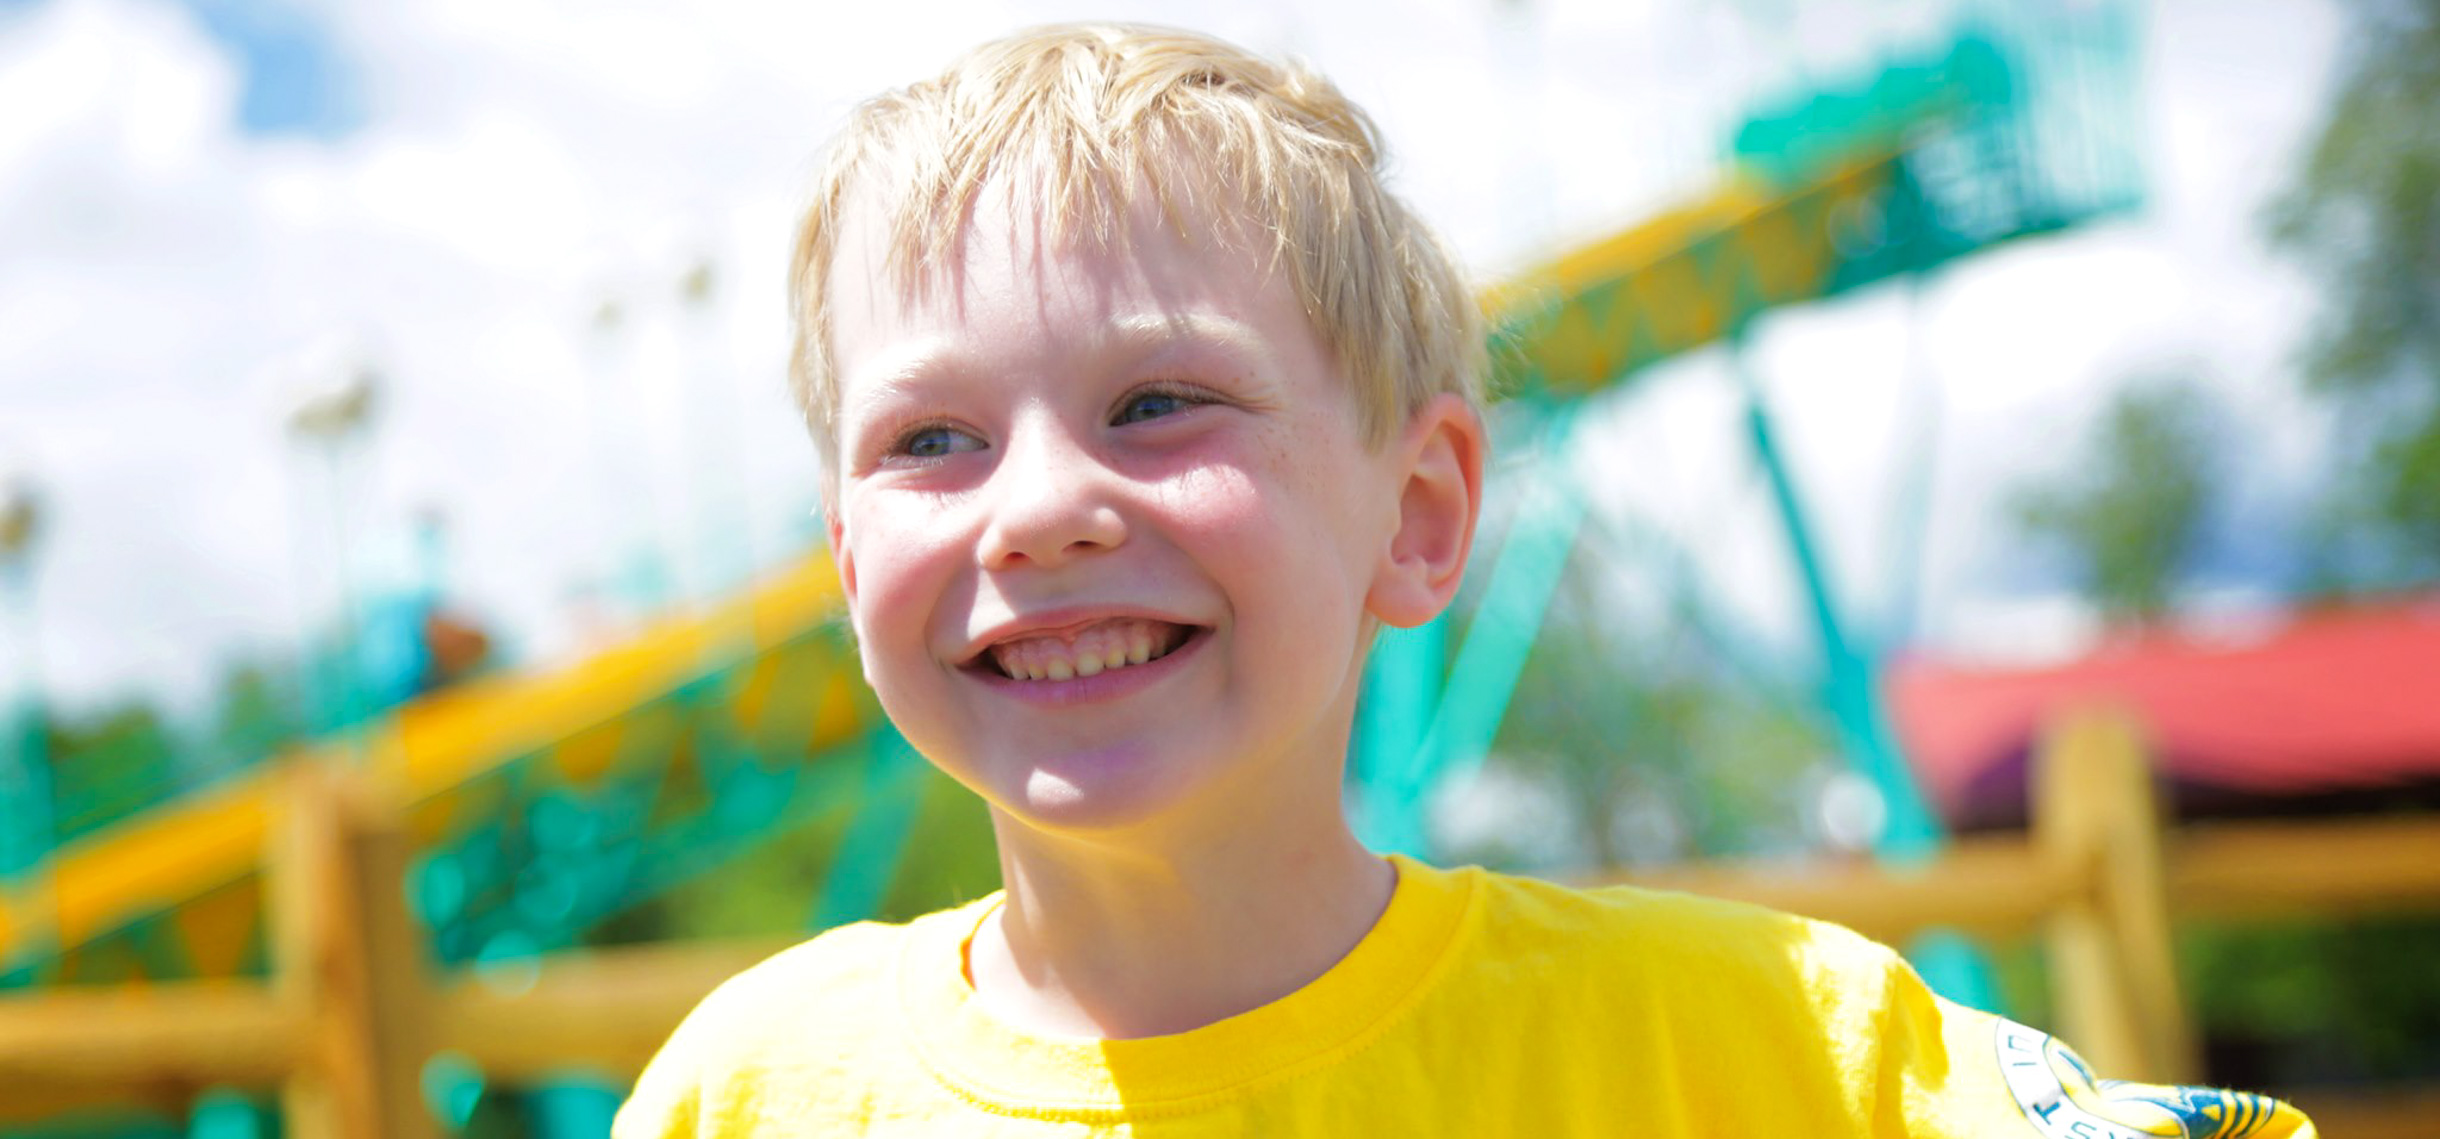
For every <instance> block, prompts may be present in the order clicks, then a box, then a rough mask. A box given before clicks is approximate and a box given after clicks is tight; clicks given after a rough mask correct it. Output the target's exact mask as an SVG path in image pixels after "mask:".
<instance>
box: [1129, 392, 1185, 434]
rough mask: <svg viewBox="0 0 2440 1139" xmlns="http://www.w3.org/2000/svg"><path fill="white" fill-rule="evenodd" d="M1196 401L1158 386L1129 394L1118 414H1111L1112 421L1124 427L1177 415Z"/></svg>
mask: <svg viewBox="0 0 2440 1139" xmlns="http://www.w3.org/2000/svg"><path fill="white" fill-rule="evenodd" d="M1195 403H1196V401H1195V400H1192V399H1188V398H1187V397H1185V396H1183V395H1180V394H1178V393H1176V392H1170V391H1161V390H1159V389H1157V388H1156V389H1154V390H1152V391H1143V392H1137V393H1135V394H1134V395H1131V396H1128V397H1127V402H1125V403H1122V404H1120V405H1118V414H1116V415H1113V416H1111V417H1110V422H1111V424H1112V425H1113V426H1122V427H1123V426H1125V425H1127V424H1130V423H1143V422H1146V421H1148V420H1154V419H1160V418H1162V417H1164V416H1170V415H1176V414H1177V413H1179V412H1181V411H1184V410H1186V409H1187V408H1190V407H1193V406H1194V405H1195Z"/></svg>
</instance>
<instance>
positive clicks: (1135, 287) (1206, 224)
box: [827, 180, 1319, 412]
mask: <svg viewBox="0 0 2440 1139" xmlns="http://www.w3.org/2000/svg"><path fill="white" fill-rule="evenodd" d="M903 208H905V206H904V204H902V203H893V202H888V201H886V200H885V199H884V198H883V197H882V195H880V194H879V193H877V192H875V191H873V190H871V189H869V188H860V189H859V190H858V191H857V192H855V193H852V194H850V195H849V196H848V198H847V201H846V203H845V208H844V209H842V210H841V212H840V240H839V243H838V245H837V247H836V252H835V254H834V257H833V263H832V265H831V271H830V274H829V277H830V282H831V284H830V288H829V298H828V305H827V308H828V316H829V319H828V326H829V327H828V332H829V336H830V341H831V356H832V359H833V360H834V362H835V364H836V367H837V375H838V382H839V389H840V395H841V397H842V399H841V402H842V404H843V405H844V404H846V403H848V402H849V397H851V396H852V393H853V391H854V389H855V388H856V386H857V385H858V384H859V383H860V382H870V381H871V380H873V379H875V378H877V377H894V376H902V375H904V374H906V373H908V372H909V371H910V370H920V369H921V368H922V367H923V366H924V365H926V364H927V363H928V362H932V361H937V360H940V359H943V358H950V359H953V360H954V361H955V362H959V363H969V362H972V363H1010V364H1014V363H1021V362H1022V361H1021V360H1020V359H1018V358H1020V357H1025V356H1028V355H1039V354H1042V353H1045V352H1051V353H1059V352H1066V351H1072V350H1075V349H1077V348H1079V347H1080V346H1082V345H1080V343H1079V342H1080V340H1086V341H1089V340H1094V339H1101V340H1108V341H1112V342H1119V343H1131V342H1150V341H1158V340H1198V341H1210V342H1215V343H1218V344H1220V345H1222V346H1228V345H1231V344H1234V343H1238V342H1243V343H1242V344H1239V346H1242V347H1248V348H1259V347H1264V346H1266V345H1267V346H1268V347H1271V348H1297V349H1302V348H1306V347H1310V346H1312V345H1317V344H1318V342H1319V337H1318V334H1317V333H1316V332H1315V330H1314V329H1313V327H1312V325H1311V322H1310V321H1309V320H1307V319H1306V317H1305V308H1304V305H1303V304H1302V303H1301V301H1299V300H1298V299H1297V296H1296V292H1295V289H1294V288H1293V286H1292V284H1291V282H1290V281H1289V279H1288V275H1287V274H1286V272H1285V271H1284V266H1283V265H1282V264H1281V262H1280V261H1279V259H1278V258H1277V257H1276V256H1275V255H1273V253H1272V251H1271V249H1270V248H1268V247H1267V245H1266V246H1257V245H1256V244H1255V243H1254V241H1252V240H1249V238H1248V234H1250V233H1252V232H1254V231H1255V228H1256V227H1254V226H1253V225H1251V224H1249V223H1248V222H1246V221H1245V220H1244V219H1243V218H1242V216H1241V215H1239V214H1238V213H1235V212H1233V211H1221V210H1214V209H1209V208H1203V207H1198V206H1193V205H1192V204H1181V203H1177V202H1175V201H1165V200H1163V199H1162V197H1161V196H1160V195H1158V194H1155V193H1152V192H1138V193H1135V194H1132V195H1130V196H1129V197H1128V198H1127V199H1126V200H1125V201H1123V202H1120V203H1115V204H1114V208H1108V209H1106V211H1105V214H1106V216H1102V217H1096V216H1094V214H1093V212H1092V211H1091V207H1088V208H1087V209H1086V210H1085V211H1081V212H1065V213H1063V212H1061V211H1060V210H1059V209H1057V208H1055V207H1052V206H1048V205H1045V204H1044V203H1041V202H1040V201H1038V200H1034V199H1032V198H1030V197H1028V196H1027V195H1025V194H1023V193H1021V192H1020V191H1018V190H1016V189H1013V188H1012V187H1011V185H1010V184H1009V182H1007V181H1006V180H994V181H993V182H991V183H988V184H986V185H985V186H984V187H983V189H982V191H981V192H980V193H978V194H977V195H976V198H975V201H974V204H973V206H972V207H971V209H970V210H969V211H968V214H967V220H966V222H965V224H964V225H963V226H962V227H961V228H960V229H959V230H958V231H957V233H956V234H955V235H954V237H953V238H952V239H950V240H948V241H946V242H944V243H942V246H941V247H940V248H939V249H937V250H933V251H930V254H931V255H928V256H926V255H922V253H923V251H915V253H916V255H912V256H910V250H908V249H907V248H906V246H905V244H904V237H903V234H904V232H905V231H904V227H903V226H902V225H900V218H899V216H898V211H899V210H900V209H903ZM1080 215H1081V216H1080ZM1278 340H1292V341H1296V342H1299V343H1296V344H1288V345H1283V344H1272V343H1269V342H1272V341H1278ZM977 357H980V358H982V359H980V360H977V359H975V358H977ZM841 410H842V412H845V411H846V410H848V409H847V408H846V407H845V406H842V409H841Z"/></svg>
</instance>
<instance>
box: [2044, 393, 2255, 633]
mask: <svg viewBox="0 0 2440 1139" xmlns="http://www.w3.org/2000/svg"><path fill="white" fill-rule="evenodd" d="M2212 427H2213V424H2212V415H2211V409H2210V406H2209V405H2208V404H2207V403H2206V402H2205V401H2204V399H2203V396H2202V394H2201V392H2200V390H2199V389H2197V388H2196V387H2194V386H2193V385H2192V384H2190V383H2187V382H2184V381H2178V380H2148V381H2141V382H2138V383H2136V384H2134V385H2132V386H2130V387H2128V388H2127V389H2125V390H2124V391H2122V392H2120V393H2119V395H2118V397H2117V398H2116V399H2115V400H2113V401H2112V402H2111V404H2110V406H2109V408H2108V409H2107V410H2106V411H2105V412H2103V414H2102V418H2101V421H2100V423H2099V424H2097V425H2096V428H2095V430H2094V431H2093V433H2092V435H2091V436H2090V437H2089V438H2088V439H2087V440H2086V441H2085V444H2084V448H2083V454H2082V455H2081V456H2079V457H2078V459H2077V461H2076V465H2075V468H2074V470H2073V471H2072V472H2070V473H2067V474H2064V475H2060V476H2056V478H2055V481H2052V482H2049V483H2046V484H2043V485H2038V486H2034V487H2031V488H2029V489H2026V490H2023V491H2020V492H2019V494H2018V496H2017V499H2016V502H2015V513H2016V520H2017V525H2018V527H2019V528H2020V529H2021V530H2023V531H2024V532H2025V533H2026V535H2027V536H2028V537H2030V538H2032V539H2034V540H2035V541H2037V542H2045V543H2049V544H2051V545H2053V546H2057V547H2064V548H2065V550H2066V551H2067V552H2068V554H2069V556H2070V557H2071V558H2072V559H2073V560H2074V561H2075V562H2076V563H2077V565H2078V567H2079V570H2080V573H2081V576H2082V577H2083V579H2084V591H2085V594H2086V596H2087V597H2089V598H2090V599H2091V600H2092V602H2093V603H2094V604H2095V605H2096V606H2098V607H2099V608H2100V610H2101V612H2102V614H2103V615H2104V616H2105V617H2106V618H2109V619H2111V620H2114V621H2134V622H2150V621H2157V620H2159V619H2160V618H2162V617H2165V616H2167V615H2168V614H2169V612H2170V609H2171V605H2172V603H2173V602H2174V600H2175V592H2176V588H2177V584H2178V578H2179V576H2180V571H2181V570H2182V569H2183V567H2184V563H2185V561H2186V559H2187V557H2188V556H2189V554H2190V552H2191V551H2192V548H2193V546H2194V542H2195V538H2196V537H2197V536H2198V534H2199V533H2200V531H2201V529H2202V525H2203V521H2204V517H2205V514H2206V513H2207V511H2208V510H2209V508H2210V505H2211V503H2210V483H2211V478H2210V476H2211V463H2212Z"/></svg>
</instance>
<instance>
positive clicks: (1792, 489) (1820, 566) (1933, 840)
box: [1729, 333, 1998, 1009]
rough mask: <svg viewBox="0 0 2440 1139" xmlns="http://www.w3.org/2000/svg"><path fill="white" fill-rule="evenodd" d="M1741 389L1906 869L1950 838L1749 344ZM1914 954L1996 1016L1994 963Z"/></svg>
mask: <svg viewBox="0 0 2440 1139" xmlns="http://www.w3.org/2000/svg"><path fill="white" fill-rule="evenodd" d="M1729 353H1730V358H1731V360H1732V362H1733V365H1734V368H1735V370H1736V374H1737V381H1738V383H1739V385H1740V386H1742V387H1743V388H1744V392H1745V425H1746V436H1747V441H1748V442H1749V443H1751V444H1752V445H1753V449H1754V459H1755V462H1756V463H1757V464H1758V465H1759V466H1761V468H1762V471H1763V475H1764V478H1765V480H1766V481H1767V482H1768V483H1769V484H1770V488H1771V501H1772V504H1773V506H1775V507H1776V508H1777V510H1778V513H1779V521H1780V527H1781V529H1782V530H1784V531H1785V532H1786V534H1787V536H1788V547H1789V552H1790V554H1791V556H1792V557H1793V559H1794V560H1795V562H1796V571H1797V575H1798V577H1799V579H1800V580H1801V581H1802V582H1803V585H1804V591H1805V603H1806V608H1807V610H1808V612H1809V613H1810V615H1811V617H1812V620H1813V629H1814V634H1815V636H1816V637H1817V638H1818V639H1819V640H1820V642H1821V650H1822V699H1823V703H1824V705H1825V706H1826V707H1827V709H1828V711H1829V713H1830V718H1831V722H1832V724H1833V726H1834V727H1835V729H1836V730H1837V732H1838V736H1839V745H1840V747H1841V749H1842V750H1843V751H1845V752H1846V754H1847V760H1848V763H1849V764H1851V765H1852V766H1853V767H1854V768H1855V769H1856V770H1857V771H1858V772H1860V773H1861V774H1863V775H1864V776H1865V777H1866V778H1868V779H1870V780H1872V784H1873V786H1874V787H1875V788H1876V789H1878V790H1879V791H1880V793H1881V802H1882V805H1883V807H1884V809H1885V810H1886V812H1887V814H1886V822H1885V824H1884V825H1883V827H1882V830H1881V835H1880V838H1879V840H1878V841H1877V842H1876V843H1875V852H1876V853H1877V854H1879V856H1880V857H1881V858H1882V859H1884V860H1886V861H1890V862H1895V863H1900V864H1905V863H1912V862H1920V861H1923V860H1925V859H1928V858H1930V857H1931V856H1932V855H1933V853H1934V852H1935V851H1937V850H1938V849H1939V847H1940V845H1941V843H1942V841H1943V840H1944V839H1945V837H1946V835H1945V833H1944V828H1942V826H1941V825H1940V820H1939V817H1938V816H1936V815H1934V814H1933V813H1932V809H1931V805H1930V803H1929V802H1927V801H1926V800H1925V799H1924V797H1923V791H1922V788H1920V787H1918V786H1917V785H1916V783H1915V778H1914V773H1913V772H1912V771H1910V770H1908V769H1907V766H1906V763H1905V760H1904V759H1903V758H1902V757H1901V756H1900V754H1899V751H1898V744H1897V739H1896V737H1895V736H1894V735H1893V734H1892V733H1891V731H1890V728H1889V720H1888V716H1887V712H1886V710H1885V709H1884V708H1883V707H1882V704H1881V695H1880V687H1879V686H1878V685H1877V684H1876V683H1875V682H1874V677H1873V667H1872V662H1871V660H1870V659H1869V658H1868V657H1867V656H1866V655H1865V654H1864V652H1863V651H1862V650H1861V649H1860V648H1859V647H1858V646H1857V645H1856V643H1855V641H1854V640H1853V639H1852V638H1851V637H1850V636H1849V635H1848V631H1847V627H1846V624H1845V622H1843V621H1842V620H1840V617H1839V607H1838V601H1837V597H1836V595H1835V593H1834V592H1833V591H1832V589H1831V584H1830V573H1829V567H1828V566H1827V565H1826V564H1824V562H1823V560H1822V555H1821V549H1820V547H1819V545H1818V544H1817V543H1816V542H1815V541H1814V537H1813V527H1812V524H1811V522H1810V521H1809V519H1808V517H1807V515H1806V513H1805V509H1804V503H1803V500H1802V499H1800V498H1799V497H1798V496H1797V493H1796V480H1795V478H1794V476H1793V475H1792V474H1791V473H1790V472H1789V469H1788V464H1787V461H1786V459H1785V458H1784V456H1783V455H1782V454H1781V452H1780V449H1779V441H1778V437H1777V433H1776V432H1775V431H1774V429H1773V427H1772V424H1771V416H1770V412H1769V410H1768V408H1767V407H1766V406H1765V404H1764V401H1763V396H1762V385H1761V383H1760V381H1759V380H1758V379H1757V378H1756V377H1755V376H1754V374H1753V371H1752V369H1751V367H1750V364H1749V361H1748V360H1747V358H1746V354H1745V344H1744V338H1743V335H1742V334H1741V333H1740V334H1739V335H1737V336H1734V337H1732V338H1731V339H1730V341H1729ZM1908 948H1909V956H1910V957H1911V959H1912V960H1913V961H1914V964H1915V969H1916V971H1917V972H1918V973H1921V974H1922V975H1923V979H1924V980H1925V982H1927V983H1928V984H1930V985H1931V986H1932V988H1933V989H1935V990H1937V991H1939V992H1940V993H1941V994H1943V995H1945V996H1947V997H1948V998H1949V999H1951V1000H1955V1001H1958V1002H1960V1003H1963V1004H1967V1005H1971V1006H1973V1007H1976V1008H1982V1009H1994V1008H1996V1007H1997V1004H1998V990H1997V986H1996V985H1995V984H1994V983H1993V981H1992V978H1991V970H1990V966H1989V964H1988V963H1987V962H1986V961H1984V960H1983V957H1982V955H1981V954H1980V953H1979V952H1977V951H1976V950H1975V949H1974V947H1973V946H1972V945H1971V944H1969V943H1967V942H1965V941H1964V940H1963V939H1961V938H1959V937H1958V936H1957V935H1955V934H1952V933H1932V934H1927V935H1925V936H1924V937H1922V938H1919V939H1918V940H1917V943H1916V944H1915V945H1911V946H1909V947H1908Z"/></svg>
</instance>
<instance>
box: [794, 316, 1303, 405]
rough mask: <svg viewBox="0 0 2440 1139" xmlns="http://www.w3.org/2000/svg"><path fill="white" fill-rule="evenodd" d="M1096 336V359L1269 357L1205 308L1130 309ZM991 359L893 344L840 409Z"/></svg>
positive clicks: (1259, 360)
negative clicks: (1197, 353)
mask: <svg viewBox="0 0 2440 1139" xmlns="http://www.w3.org/2000/svg"><path fill="white" fill-rule="evenodd" d="M1095 341H1096V343H1095V344H1094V345H1093V346H1092V348H1091V349H1090V354H1091V355H1092V356H1093V357H1095V358H1109V357H1114V356H1122V355H1124V356H1132V357H1138V358H1141V357H1149V356H1154V355H1158V354H1160V353H1163V352H1169V351H1179V350H1187V351H1192V350H1196V349H1212V350H1217V351H1221V352H1226V353H1230V354H1232V355H1234V356H1236V357H1238V358H1240V359H1244V360H1246V361H1248V362H1250V363H1255V364H1260V365H1266V366H1267V365H1269V364H1270V363H1271V362H1272V353H1271V350H1270V346H1269V345H1268V344H1267V343H1266V342H1265V341H1264V340H1263V339H1262V337H1260V336H1257V335H1255V333H1254V330H1253V328H1252V327H1251V326H1249V325H1247V324H1245V323H1243V322H1241V321H1237V320H1231V319H1229V318H1226V317H1219V316H1213V315H1210V314H1206V313H1162V312H1147V313H1130V314H1128V315H1126V316H1122V317H1119V318H1118V319H1116V320H1112V321H1109V322H1108V323H1106V324H1104V325H1102V326H1101V329H1100V333H1099V335H1098V336H1096V337H1095ZM991 364H992V361H991V360H990V359H989V358H988V357H986V356H983V355H980V354H977V353H973V352H969V351H965V350H962V349H959V348H955V347H952V346H950V345H948V344H945V343H943V342H942V340H941V339H940V338H937V337H927V338H924V339H920V340H913V341H908V342H905V343H902V344H897V345H892V346H890V347H889V348H887V349H884V350H883V351H882V353H881V355H880V359H879V360H877V361H873V362H871V363H870V364H869V365H868V366H867V367H866V368H864V369H862V370H861V374H859V375H858V376H857V377H856V381H857V382H856V383H854V384H852V385H842V387H843V388H845V387H853V388H855V389H858V390H860V392H861V398H858V399H856V400H854V401H853V404H852V405H849V404H843V405H842V407H841V411H845V410H846V409H847V407H848V406H853V405H871V404H876V403H884V402H888V401H890V400H892V399H895V398H898V397H900V396H903V395H905V394H906V393H907V392H908V391H909V390H910V389H913V388H916V387H918V386H919V385H922V384H924V383H925V382H927V381H930V380H932V379H933V378H934V377H936V376H941V375H956V374H959V373H979V372H986V371H989V370H990V367H991Z"/></svg>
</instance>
